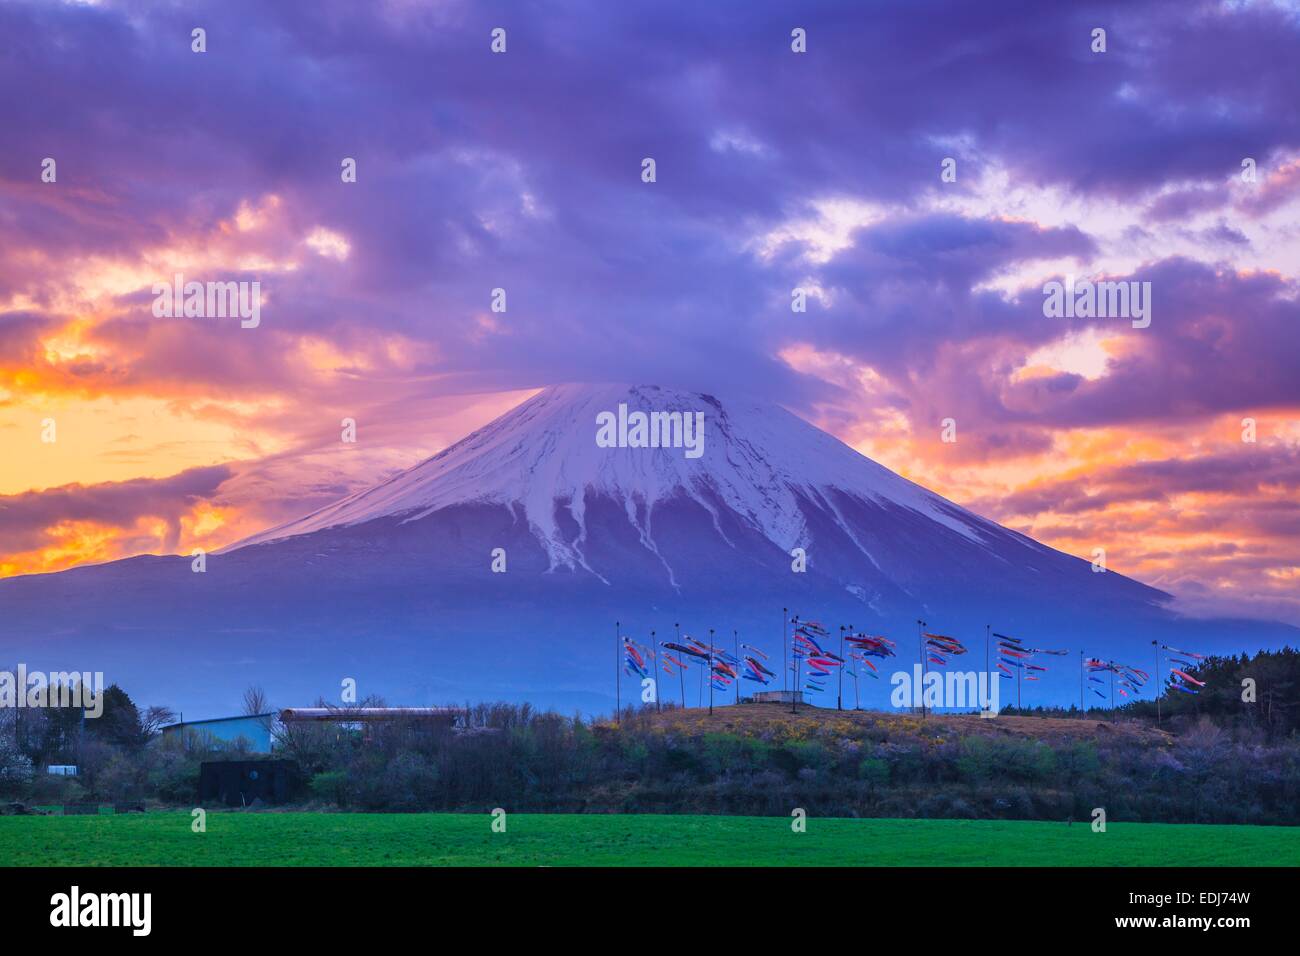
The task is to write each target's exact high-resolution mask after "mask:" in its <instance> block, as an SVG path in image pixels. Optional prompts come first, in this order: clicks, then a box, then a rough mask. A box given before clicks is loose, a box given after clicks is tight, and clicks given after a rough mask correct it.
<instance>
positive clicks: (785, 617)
mask: <svg viewBox="0 0 1300 956" xmlns="http://www.w3.org/2000/svg"><path fill="white" fill-rule="evenodd" d="M789 620H790V609H789V608H788V607H783V608H781V689H782V690H786V689H787V688H789V686H790V667H789V663H788V661H787V660H786V646H785V632H786V630H787V627H786V625H787V623H788V622H789Z"/></svg>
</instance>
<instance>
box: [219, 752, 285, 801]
mask: <svg viewBox="0 0 1300 956" xmlns="http://www.w3.org/2000/svg"><path fill="white" fill-rule="evenodd" d="M300 782H301V774H300V773H299V772H298V764H297V762H296V761H293V760H205V761H203V763H201V764H200V765H199V803H224V804H226V805H227V806H231V807H242V806H247V805H248V804H250V803H252V802H253V801H254V800H261V801H262V802H263V803H284V802H285V801H286V800H289V799H291V798H292V797H293V796H294V794H295V793H296V792H297V791H298V788H299V784H300Z"/></svg>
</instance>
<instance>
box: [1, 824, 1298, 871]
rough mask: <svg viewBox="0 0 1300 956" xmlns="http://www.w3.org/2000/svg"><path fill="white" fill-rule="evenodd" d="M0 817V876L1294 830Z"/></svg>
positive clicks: (791, 860) (981, 852) (1061, 856)
mask: <svg viewBox="0 0 1300 956" xmlns="http://www.w3.org/2000/svg"><path fill="white" fill-rule="evenodd" d="M190 822H191V820H190V815H189V814H188V813H186V812H176V811H170V812H156V813H155V812H151V813H148V814H128V815H123V816H111V815H104V816H99V817H89V816H72V817H60V816H48V817H0V861H3V862H4V864H6V865H10V866H64V865H75V866H100V865H102V866H708V865H713V866H718V865H736V866H748V865H758V866H1172V865H1180V866H1296V865H1300V827H1253V826H1198V825H1175V824H1142V823H1112V824H1110V825H1109V827H1108V828H1107V832H1105V833H1094V832H1092V829H1091V827H1090V826H1089V825H1088V824H1087V823H1075V824H1074V825H1073V826H1066V825H1065V824H1063V823H1040V822H1030V821H991V820H845V819H825V820H822V819H817V818H812V819H809V820H808V821H807V832H805V833H793V832H791V829H790V821H789V820H786V819H782V818H779V817H716V816H653V815H631V814H624V815H570V814H528V813H517V814H510V815H509V817H508V818H507V831H506V832H505V833H493V832H492V831H491V828H490V818H489V817H488V816H487V815H486V814H448V813H421V814H359V813H358V814H351V813H244V812H224V811H212V812H209V813H208V815H207V832H205V833H194V832H192V831H191V829H190Z"/></svg>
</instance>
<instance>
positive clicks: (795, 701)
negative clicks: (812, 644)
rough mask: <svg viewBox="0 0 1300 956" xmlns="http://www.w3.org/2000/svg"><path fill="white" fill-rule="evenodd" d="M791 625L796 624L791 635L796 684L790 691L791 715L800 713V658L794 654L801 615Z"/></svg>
mask: <svg viewBox="0 0 1300 956" xmlns="http://www.w3.org/2000/svg"><path fill="white" fill-rule="evenodd" d="M791 623H792V624H794V631H792V632H791V634H790V656H791V657H793V658H794V683H795V687H794V689H793V690H791V691H790V713H792V714H797V713H799V686H798V685H799V657H798V655H797V654H795V652H794V634H795V632H797V631H798V630H799V615H798V614H796V615H795V616H794V617H793V618H792V619H791Z"/></svg>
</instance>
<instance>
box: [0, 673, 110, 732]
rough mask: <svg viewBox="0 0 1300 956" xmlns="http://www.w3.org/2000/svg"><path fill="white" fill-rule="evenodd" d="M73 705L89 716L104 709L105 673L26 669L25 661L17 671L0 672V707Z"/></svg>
mask: <svg viewBox="0 0 1300 956" xmlns="http://www.w3.org/2000/svg"><path fill="white" fill-rule="evenodd" d="M5 707H13V708H32V709H38V708H44V707H54V708H58V707H72V708H76V709H78V710H84V711H85V712H86V716H87V717H89V718H92V719H93V718H97V717H99V716H100V715H101V714H103V712H104V672H103V671H94V672H93V673H92V672H91V671H86V672H84V673H78V672H77V671H50V672H49V673H48V674H47V673H44V672H42V671H28V670H27V665H26V664H19V665H18V670H17V671H16V672H15V671H0V708H5Z"/></svg>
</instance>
